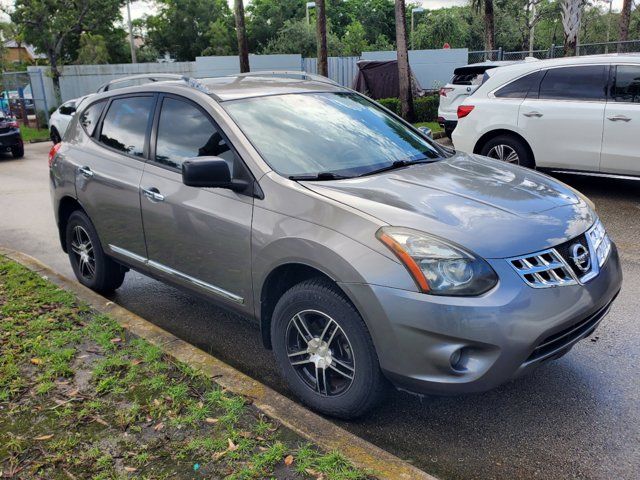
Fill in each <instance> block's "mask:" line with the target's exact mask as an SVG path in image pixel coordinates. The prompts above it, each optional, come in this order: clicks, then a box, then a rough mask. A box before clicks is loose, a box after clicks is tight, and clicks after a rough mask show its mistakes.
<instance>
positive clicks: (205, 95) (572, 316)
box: [50, 74, 622, 418]
mask: <svg viewBox="0 0 640 480" xmlns="http://www.w3.org/2000/svg"><path fill="white" fill-rule="evenodd" d="M50 171H51V175H50V176H51V191H52V195H53V204H54V208H55V216H56V221H57V224H58V228H59V231H60V241H61V243H62V248H63V249H64V250H65V251H66V252H67V253H68V254H69V258H70V261H71V265H72V267H73V270H74V272H75V274H76V276H77V278H78V280H79V281H80V282H81V283H82V284H84V285H86V286H88V287H90V288H92V289H94V290H96V291H98V292H103V293H108V292H112V291H114V290H115V289H117V288H118V287H119V286H120V285H121V284H122V282H123V279H124V276H125V274H126V272H127V271H128V269H130V268H132V269H135V270H138V271H140V272H143V273H145V274H147V275H150V276H152V277H154V278H157V279H160V280H162V281H165V282H168V283H171V284H174V285H176V286H179V287H185V288H187V289H190V290H192V291H193V292H197V293H199V294H204V295H206V296H208V297H209V298H211V299H212V300H215V301H216V302H218V303H219V304H220V305H222V306H224V307H228V308H231V309H234V310H235V311H237V312H239V313H240V314H243V315H246V316H249V317H252V318H254V319H256V321H257V322H259V324H260V326H261V331H262V339H263V341H264V345H265V347H267V348H272V349H273V351H274V354H275V357H276V360H277V362H278V364H279V367H280V369H281V371H282V375H283V377H284V378H285V379H286V381H287V382H288V384H289V386H290V388H291V390H292V391H293V392H294V393H295V394H296V395H297V396H298V397H299V398H300V399H301V400H302V401H304V402H305V403H306V404H308V405H310V406H311V407H313V408H314V409H316V410H319V411H321V412H324V413H326V414H330V415H335V416H340V417H344V418H349V417H354V416H358V415H361V414H363V413H364V412H366V411H367V410H368V409H369V408H371V407H372V406H373V405H374V404H376V402H378V401H379V400H380V398H381V397H382V395H383V392H384V391H385V387H386V385H387V383H388V382H390V383H392V384H394V385H396V386H398V387H400V388H404V389H407V390H410V391H414V392H424V393H428V392H436V393H460V392H474V391H481V390H485V389H489V388H492V387H495V386H496V385H498V384H500V383H502V382H504V381H506V380H508V379H510V378H513V377H514V376H517V375H520V374H522V373H524V372H526V371H528V370H530V369H531V368H533V367H535V366H536V365H538V364H540V363H541V362H543V361H545V360H548V359H553V358H558V357H560V356H561V355H564V354H565V353H566V352H567V351H568V350H569V349H571V347H572V346H573V345H574V344H575V343H576V342H578V341H579V340H581V339H582V338H584V337H586V336H588V335H590V334H591V333H592V332H593V331H594V330H595V329H596V327H597V326H598V324H599V323H600V321H601V320H602V318H603V317H604V315H605V314H606V313H607V312H608V310H609V307H610V306H611V303H612V301H613V300H614V298H615V297H616V295H617V294H618V291H619V290H620V287H621V281H622V275H621V269H620V265H619V261H618V254H617V251H616V247H615V245H614V244H613V243H612V242H611V240H610V239H609V237H608V236H607V233H606V232H605V229H604V227H603V226H602V223H601V222H600V221H599V219H598V217H597V215H596V213H595V212H594V210H593V206H592V204H591V203H590V202H589V201H588V200H587V199H586V198H585V197H583V196H582V195H580V194H579V193H578V192H576V191H575V190H573V189H571V188H570V187H568V186H566V185H564V184H562V183H560V182H558V181H556V180H553V179H551V178H549V177H547V176H545V175H542V174H539V173H536V172H534V171H531V170H527V169H524V168H520V167H518V166H514V165H508V164H505V163H504V162H499V161H496V160H491V159H487V158H483V157H477V156H474V155H467V154H462V153H459V154H454V153H452V152H449V151H446V150H443V149H442V148H441V147H439V146H438V145H437V144H435V143H433V142H432V141H431V140H430V139H429V138H427V137H426V136H424V135H423V134H422V133H421V132H420V131H418V130H416V129H415V128H413V127H412V126H411V125H409V124H407V123H405V122H404V121H403V120H402V119H400V118H398V117H397V116H395V115H393V114H392V113H390V112H389V111H387V110H385V109H384V108H382V107H380V106H379V105H378V104H376V103H375V102H372V101H371V100H369V99H368V98H366V97H364V96H362V95H360V94H358V93H355V92H353V91H351V90H349V89H346V88H342V87H340V86H339V85H336V84H333V83H331V82H330V81H328V80H326V79H324V80H320V79H317V78H308V77H307V76H305V75H304V74H298V77H295V76H293V75H291V74H281V75H271V76H269V75H266V74H264V75H260V74H251V75H244V76H242V75H241V76H234V77H224V78H215V79H206V80H201V81H194V80H190V79H178V80H164V81H159V82H155V83H153V84H143V85H138V86H133V87H126V88H121V89H116V90H113V89H110V90H108V91H106V92H104V93H100V94H96V95H93V96H91V97H90V98H89V99H88V100H86V101H85V102H83V103H82V104H81V105H80V106H79V108H78V113H77V114H76V115H75V116H74V119H73V120H72V123H71V124H70V126H69V129H68V130H67V133H66V134H65V137H64V140H63V141H62V143H60V144H58V145H57V146H56V147H54V149H53V151H52V153H51V155H50Z"/></svg>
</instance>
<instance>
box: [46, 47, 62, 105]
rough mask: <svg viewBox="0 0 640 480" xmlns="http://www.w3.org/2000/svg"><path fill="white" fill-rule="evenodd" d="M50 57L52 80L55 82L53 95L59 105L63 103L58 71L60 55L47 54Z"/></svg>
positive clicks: (51, 52) (52, 52) (50, 52)
mask: <svg viewBox="0 0 640 480" xmlns="http://www.w3.org/2000/svg"><path fill="white" fill-rule="evenodd" d="M47 57H49V66H50V69H51V80H53V94H54V95H55V97H56V102H57V103H58V104H60V103H62V94H61V93H60V70H58V55H57V54H56V53H55V52H54V51H49V52H48V53H47Z"/></svg>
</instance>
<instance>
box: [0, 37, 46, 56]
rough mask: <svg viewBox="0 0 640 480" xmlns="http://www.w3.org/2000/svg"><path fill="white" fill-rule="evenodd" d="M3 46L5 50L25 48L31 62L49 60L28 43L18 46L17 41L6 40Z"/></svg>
mask: <svg viewBox="0 0 640 480" xmlns="http://www.w3.org/2000/svg"><path fill="white" fill-rule="evenodd" d="M3 46H4V48H23V49H24V50H25V52H27V55H29V57H30V58H31V60H36V59H44V58H47V56H46V55H44V54H42V53H36V49H35V48H34V47H33V45H29V44H28V43H21V44H19V45H18V42H16V41H15V40H5V41H4V42H3Z"/></svg>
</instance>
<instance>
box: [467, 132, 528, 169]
mask: <svg viewBox="0 0 640 480" xmlns="http://www.w3.org/2000/svg"><path fill="white" fill-rule="evenodd" d="M500 135H509V136H511V137H514V138H517V139H518V140H519V141H521V142H522V144H523V145H524V146H525V147H526V148H527V150H528V151H529V155H531V159H532V160H533V162H534V165H535V161H536V157H535V155H534V154H533V150H532V149H531V145H529V142H528V141H527V139H526V138H524V137H523V136H522V135H521V134H519V133H518V132H516V131H514V130H509V129H508V128H498V129H495V130H491V131H489V132H486V133H484V134H483V135H482V136H481V137H480V138H479V139H478V141H477V142H476V144H475V146H474V147H473V153H475V154H480V151H481V150H482V147H484V146H485V145H486V143H487V142H488V141H490V140H491V139H493V138H496V137H498V136H500Z"/></svg>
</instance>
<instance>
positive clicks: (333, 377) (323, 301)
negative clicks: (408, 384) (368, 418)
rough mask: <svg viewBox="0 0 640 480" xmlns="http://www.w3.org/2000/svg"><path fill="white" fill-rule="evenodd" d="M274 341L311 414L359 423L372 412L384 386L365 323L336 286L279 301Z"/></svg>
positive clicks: (295, 291) (320, 283)
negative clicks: (315, 412)
mask: <svg viewBox="0 0 640 480" xmlns="http://www.w3.org/2000/svg"><path fill="white" fill-rule="evenodd" d="M271 338H272V344H273V349H274V353H275V356H276V360H277V362H278V365H279V367H280V371H281V372H282V375H283V377H284V378H285V379H286V380H287V383H288V384H289V387H290V388H291V390H292V391H293V392H294V393H295V394H296V395H297V396H298V397H299V398H300V399H301V400H302V401H303V402H304V403H306V404H307V405H309V406H311V407H312V408H313V409H315V410H317V411H319V412H322V413H325V414H328V415H332V416H336V417H341V418H355V417H358V416H361V415H363V414H364V413H366V412H367V411H368V410H370V409H371V408H373V407H374V406H375V405H376V404H377V403H378V402H379V401H380V399H381V397H382V396H383V393H384V391H385V387H386V381H385V379H384V377H383V375H382V372H381V371H380V366H379V363H378V357H377V355H376V352H375V348H374V346H373V342H372V340H371V336H370V335H369V331H368V330H367V327H366V326H365V324H364V322H363V320H362V318H361V317H360V315H359V314H358V312H357V311H356V310H355V308H354V307H353V305H352V304H351V303H350V302H349V301H348V300H347V299H346V298H345V296H344V294H343V293H342V292H340V291H339V290H338V289H337V288H336V287H335V286H334V285H332V284H331V283H330V282H328V281H326V280H323V279H314V280H308V281H305V282H302V283H300V284H298V285H296V286H294V287H292V288H291V289H290V290H288V291H287V292H285V294H284V295H283V296H282V298H280V300H279V301H278V303H277V305H276V308H275V310H274V313H273V321H272V324H271Z"/></svg>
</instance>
